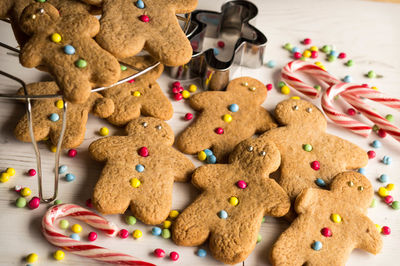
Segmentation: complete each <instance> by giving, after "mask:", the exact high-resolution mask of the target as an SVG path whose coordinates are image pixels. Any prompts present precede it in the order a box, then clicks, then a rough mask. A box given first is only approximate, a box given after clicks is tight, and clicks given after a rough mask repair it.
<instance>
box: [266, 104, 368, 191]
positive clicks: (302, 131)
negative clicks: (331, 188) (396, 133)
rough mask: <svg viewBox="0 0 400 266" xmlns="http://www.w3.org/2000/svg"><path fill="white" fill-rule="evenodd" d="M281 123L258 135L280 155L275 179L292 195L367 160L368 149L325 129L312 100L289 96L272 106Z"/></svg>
mask: <svg viewBox="0 0 400 266" xmlns="http://www.w3.org/2000/svg"><path fill="white" fill-rule="evenodd" d="M275 116H276V119H277V120H278V123H280V124H281V125H282V127H278V128H275V129H272V130H270V131H267V132H265V133H264V134H263V135H261V136H260V138H261V139H264V140H266V141H273V142H274V143H275V144H276V146H277V147H278V149H279V152H280V153H281V156H282V164H281V167H280V170H281V173H280V177H279V179H278V183H279V184H280V185H281V186H282V187H283V189H284V190H285V191H286V192H287V193H288V194H289V196H290V197H291V198H292V199H295V198H296V196H297V195H298V194H299V193H300V192H301V191H302V190H303V189H305V188H309V187H325V186H326V185H328V184H329V183H330V182H331V180H332V178H333V177H334V176H335V175H337V174H338V173H340V172H343V171H346V170H353V169H358V168H360V167H363V166H365V165H366V164H367V163H368V156H367V152H365V151H364V150H363V149H361V148H360V147H358V146H356V145H355V144H353V143H351V142H349V141H347V140H344V139H341V138H339V137H336V136H333V135H330V134H328V133H326V127H327V122H326V119H325V117H324V115H323V114H322V112H321V111H320V110H319V109H318V108H317V107H316V106H314V105H313V104H311V103H309V102H307V101H303V100H295V99H289V100H285V101H283V102H280V103H279V104H278V105H277V106H276V108H275Z"/></svg>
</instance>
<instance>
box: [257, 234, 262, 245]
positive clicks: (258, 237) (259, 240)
mask: <svg viewBox="0 0 400 266" xmlns="http://www.w3.org/2000/svg"><path fill="white" fill-rule="evenodd" d="M261 240H262V235H260V234H258V235H257V242H256V243H257V244H258V243H260V242H261Z"/></svg>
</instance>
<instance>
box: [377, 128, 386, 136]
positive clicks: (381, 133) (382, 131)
mask: <svg viewBox="0 0 400 266" xmlns="http://www.w3.org/2000/svg"><path fill="white" fill-rule="evenodd" d="M386 135H387V133H386V131H385V130H383V129H378V136H379V137H381V138H384V137H386Z"/></svg>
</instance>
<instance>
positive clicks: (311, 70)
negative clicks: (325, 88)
mask: <svg viewBox="0 0 400 266" xmlns="http://www.w3.org/2000/svg"><path fill="white" fill-rule="evenodd" d="M296 73H304V74H308V75H311V76H312V77H313V78H315V79H317V80H318V81H319V82H324V83H326V84H327V85H329V86H331V85H334V84H336V83H340V80H338V79H337V78H336V77H334V76H332V75H331V74H329V73H328V72H327V71H326V70H323V69H322V68H320V67H319V66H317V65H314V64H312V63H309V62H305V61H302V60H295V61H292V62H290V63H288V64H287V65H286V66H285V67H284V68H283V69H282V73H281V76H282V80H283V81H284V82H285V83H287V84H288V85H290V86H291V87H293V88H294V89H296V90H298V91H300V92H301V93H303V94H305V95H307V96H309V97H311V98H317V97H319V93H320V92H319V91H318V90H317V89H315V88H314V87H312V86H310V85H308V84H306V83H304V82H303V81H302V80H300V79H299V78H296V77H295V74H296Z"/></svg>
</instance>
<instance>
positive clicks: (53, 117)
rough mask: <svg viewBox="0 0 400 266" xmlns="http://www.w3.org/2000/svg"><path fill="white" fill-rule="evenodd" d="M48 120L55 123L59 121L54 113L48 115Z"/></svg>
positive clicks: (58, 117)
mask: <svg viewBox="0 0 400 266" xmlns="http://www.w3.org/2000/svg"><path fill="white" fill-rule="evenodd" d="M49 119H50V121H52V122H57V121H58V120H60V116H59V115H58V114H56V113H52V114H50V115H49Z"/></svg>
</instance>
